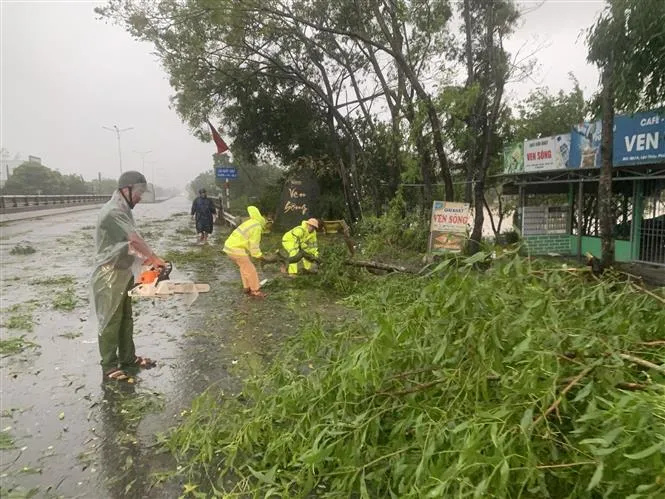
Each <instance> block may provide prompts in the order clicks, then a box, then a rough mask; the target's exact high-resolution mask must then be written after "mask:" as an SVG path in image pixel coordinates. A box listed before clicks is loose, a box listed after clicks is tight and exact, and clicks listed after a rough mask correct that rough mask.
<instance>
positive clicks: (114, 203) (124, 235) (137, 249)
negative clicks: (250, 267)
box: [90, 171, 166, 381]
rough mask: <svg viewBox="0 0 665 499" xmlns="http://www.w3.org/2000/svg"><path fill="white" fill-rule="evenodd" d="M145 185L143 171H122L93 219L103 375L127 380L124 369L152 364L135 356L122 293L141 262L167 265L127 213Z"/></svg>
mask: <svg viewBox="0 0 665 499" xmlns="http://www.w3.org/2000/svg"><path fill="white" fill-rule="evenodd" d="M147 188H148V183H147V181H146V178H145V177H144V176H143V174H141V173H140V172H137V171H127V172H124V173H123V174H122V175H120V178H119V180H118V189H117V190H116V191H115V192H114V193H113V195H112V196H111V199H110V200H109V201H108V202H107V203H106V204H105V205H104V206H103V207H102V209H101V211H100V212H99V216H98V219H97V226H96V231H95V250H96V251H95V261H94V262H95V263H94V265H95V268H94V270H93V273H92V278H91V283H90V284H91V286H90V287H91V294H92V300H91V302H92V303H93V306H94V311H95V315H96V316H97V320H98V327H99V329H98V343H99V353H100V355H101V357H102V360H101V365H102V372H103V373H104V379H105V380H106V379H108V380H116V381H131V377H130V373H129V372H128V371H131V370H133V369H139V368H149V367H153V366H154V365H155V362H154V361H152V360H150V359H148V358H147V357H139V356H137V355H136V351H135V348H134V321H133V319H132V302H131V298H130V297H129V296H128V295H127V291H128V290H129V289H131V288H132V287H133V285H134V276H138V275H139V274H140V272H141V267H142V266H143V265H151V266H153V267H165V266H166V262H165V261H164V260H162V259H161V258H159V257H158V256H157V255H156V254H155V253H154V252H153V251H152V249H150V247H149V246H148V244H147V243H146V242H145V241H144V240H143V238H142V237H141V236H140V235H139V233H138V231H137V230H136V225H135V223H134V216H133V215H132V209H133V208H134V206H136V205H137V204H138V203H139V202H140V201H141V197H142V195H143V193H144V192H146V190H147Z"/></svg>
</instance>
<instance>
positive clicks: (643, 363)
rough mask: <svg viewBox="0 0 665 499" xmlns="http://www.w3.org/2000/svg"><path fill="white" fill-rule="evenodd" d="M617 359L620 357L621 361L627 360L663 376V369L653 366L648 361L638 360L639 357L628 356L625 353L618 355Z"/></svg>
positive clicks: (664, 370) (664, 368) (664, 371)
mask: <svg viewBox="0 0 665 499" xmlns="http://www.w3.org/2000/svg"><path fill="white" fill-rule="evenodd" d="M619 357H621V358H622V359H623V360H627V361H630V362H633V363H634V364H638V365H640V366H642V367H646V368H647V369H653V370H654V371H658V372H659V373H663V374H665V367H663V366H659V365H658V364H654V363H653V362H649V361H648V360H644V359H640V358H639V357H635V356H634V355H628V354H627V353H620V354H619Z"/></svg>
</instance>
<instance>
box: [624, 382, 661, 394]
mask: <svg viewBox="0 0 665 499" xmlns="http://www.w3.org/2000/svg"><path fill="white" fill-rule="evenodd" d="M615 387H616V388H618V389H620V390H628V391H631V392H636V391H647V390H658V391H661V390H663V389H665V387H663V385H657V384H652V385H642V384H640V383H617V384H616V385H615Z"/></svg>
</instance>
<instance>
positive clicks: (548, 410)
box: [533, 366, 596, 426]
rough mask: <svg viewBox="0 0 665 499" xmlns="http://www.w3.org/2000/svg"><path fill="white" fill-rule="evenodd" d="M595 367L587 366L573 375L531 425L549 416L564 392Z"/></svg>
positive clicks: (559, 402)
mask: <svg viewBox="0 0 665 499" xmlns="http://www.w3.org/2000/svg"><path fill="white" fill-rule="evenodd" d="M595 367H596V366H591V367H587V368H586V369H585V370H584V371H582V372H581V373H579V374H578V375H577V376H575V377H574V378H573V379H572V380H571V381H570V383H568V384H567V385H566V387H565V388H564V389H563V390H561V394H560V395H559V397H558V398H557V399H556V400H555V401H554V403H553V404H552V405H551V406H549V407H548V408H547V410H546V411H545V412H544V413H542V414H541V415H540V416H538V417H537V418H536V419H535V420H534V421H533V426H536V425H537V424H538V423H540V422H541V421H542V420H543V419H545V418H546V417H547V416H549V415H550V414H551V413H552V412H554V411H555V410H556V409H557V408H558V407H559V404H561V401H562V400H563V397H564V396H565V395H566V393H568V392H569V391H570V390H571V388H573V387H574V386H575V385H576V384H577V383H579V382H580V380H581V379H582V378H584V377H585V376H586V375H587V374H589V373H590V372H591V371H593V369H594V368H595Z"/></svg>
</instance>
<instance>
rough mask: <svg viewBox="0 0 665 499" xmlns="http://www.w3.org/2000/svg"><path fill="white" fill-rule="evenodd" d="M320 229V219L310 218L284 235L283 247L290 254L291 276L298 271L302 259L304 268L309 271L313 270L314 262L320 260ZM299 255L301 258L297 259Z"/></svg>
mask: <svg viewBox="0 0 665 499" xmlns="http://www.w3.org/2000/svg"><path fill="white" fill-rule="evenodd" d="M318 229H319V221H318V220H317V219H316V218H310V219H309V220H305V221H304V222H302V223H301V224H300V225H298V226H296V227H294V228H293V229H291V230H290V231H288V232H287V233H286V234H284V236H283V237H282V247H283V248H284V250H286V252H287V253H288V255H289V275H290V276H295V275H296V274H297V273H298V261H300V260H302V262H303V268H304V269H305V270H306V271H308V272H311V271H312V262H314V261H318V259H319V248H318V243H317V239H316V231H317V230H318ZM298 256H300V260H297V257H298ZM293 260H296V261H293Z"/></svg>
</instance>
